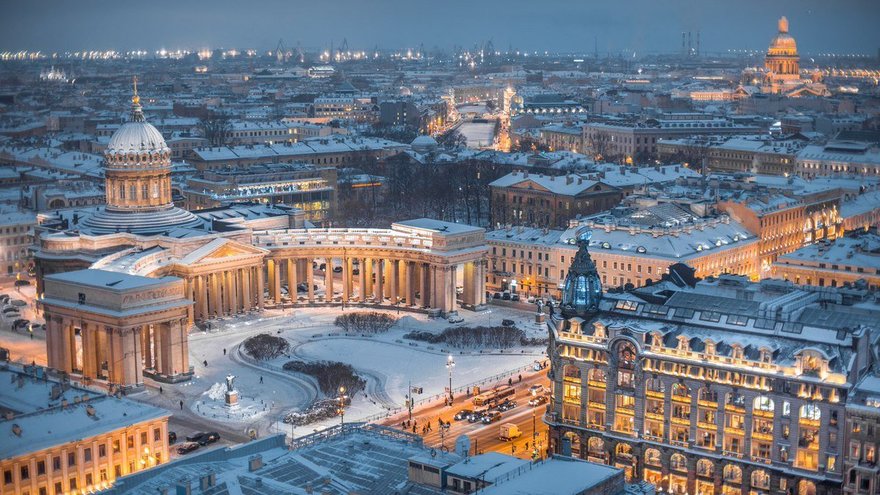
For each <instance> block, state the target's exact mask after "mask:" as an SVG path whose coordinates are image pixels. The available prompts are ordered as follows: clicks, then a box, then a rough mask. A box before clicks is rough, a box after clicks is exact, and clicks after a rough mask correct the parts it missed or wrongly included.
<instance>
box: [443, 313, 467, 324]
mask: <svg viewBox="0 0 880 495" xmlns="http://www.w3.org/2000/svg"><path fill="white" fill-rule="evenodd" d="M446 321H448V322H449V323H461V322H463V321H464V318H462V317H461V316H458V315H452V316H450V317H449V318H447V319H446Z"/></svg>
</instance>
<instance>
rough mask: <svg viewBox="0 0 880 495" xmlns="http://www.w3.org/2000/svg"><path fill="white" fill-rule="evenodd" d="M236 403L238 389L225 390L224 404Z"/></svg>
mask: <svg viewBox="0 0 880 495" xmlns="http://www.w3.org/2000/svg"><path fill="white" fill-rule="evenodd" d="M236 404H238V390H230V391H228V392H226V405H227V406H234V405H236Z"/></svg>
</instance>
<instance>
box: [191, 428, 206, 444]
mask: <svg viewBox="0 0 880 495" xmlns="http://www.w3.org/2000/svg"><path fill="white" fill-rule="evenodd" d="M207 434H208V433H207V432H204V431H200V432H198V433H193V434H192V435H190V436H188V437H186V441H187V442H198V441H199V439H200V438H202V437H203V436H205V435H207Z"/></svg>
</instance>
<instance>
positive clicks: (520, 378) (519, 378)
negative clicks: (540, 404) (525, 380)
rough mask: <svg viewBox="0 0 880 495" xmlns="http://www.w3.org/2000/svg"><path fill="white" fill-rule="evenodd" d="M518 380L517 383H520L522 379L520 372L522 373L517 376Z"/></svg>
mask: <svg viewBox="0 0 880 495" xmlns="http://www.w3.org/2000/svg"><path fill="white" fill-rule="evenodd" d="M517 380H519V381H518V382H517V383H519V382H521V381H522V374H520V375H519V376H518V377H517Z"/></svg>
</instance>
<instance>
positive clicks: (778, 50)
mask: <svg viewBox="0 0 880 495" xmlns="http://www.w3.org/2000/svg"><path fill="white" fill-rule="evenodd" d="M764 68H765V69H767V74H768V76H770V77H771V78H772V81H773V82H783V81H799V80H800V78H801V69H800V56H799V55H798V51H797V43H796V42H795V41H794V38H792V37H791V35H790V34H788V19H786V18H785V16H783V17H781V18H780V19H779V32H778V33H777V34H776V37H775V38H773V41H771V42H770V47H769V48H768V49H767V56H766V57H765V58H764Z"/></svg>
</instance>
